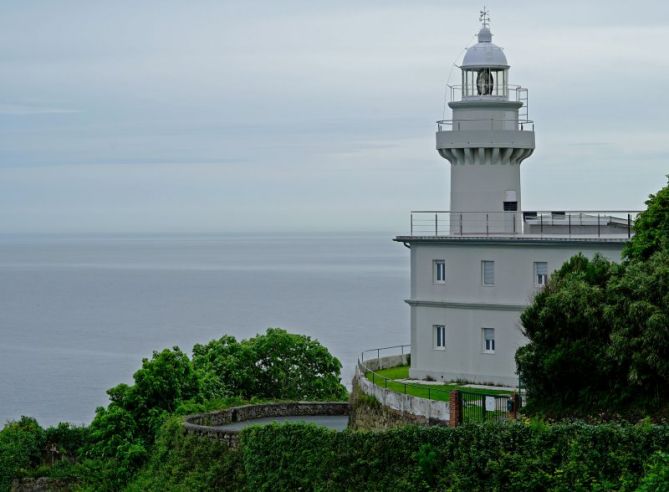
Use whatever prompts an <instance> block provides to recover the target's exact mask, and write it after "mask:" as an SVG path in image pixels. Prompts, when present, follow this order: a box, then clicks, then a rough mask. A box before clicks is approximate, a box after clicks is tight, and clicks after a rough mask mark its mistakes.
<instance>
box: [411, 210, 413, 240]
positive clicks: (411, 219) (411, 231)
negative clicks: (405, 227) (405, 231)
mask: <svg viewBox="0 0 669 492" xmlns="http://www.w3.org/2000/svg"><path fill="white" fill-rule="evenodd" d="M411 235H412V236H413V212H411Z"/></svg>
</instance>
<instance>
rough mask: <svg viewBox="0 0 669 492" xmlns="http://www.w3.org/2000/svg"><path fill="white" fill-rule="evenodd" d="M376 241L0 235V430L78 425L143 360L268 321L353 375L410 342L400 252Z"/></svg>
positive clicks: (251, 330) (254, 329)
mask: <svg viewBox="0 0 669 492" xmlns="http://www.w3.org/2000/svg"><path fill="white" fill-rule="evenodd" d="M391 239H392V234H387V235H322V236H315V235H298V236H285V237H278V236H243V237H242V236H216V237H179V236H176V237H175V236H171V237H141V238H140V237H95V238H93V237H76V238H75V237H12V236H2V237H0V425H1V423H3V422H4V421H6V420H7V419H15V418H18V417H20V416H21V415H31V416H34V417H36V418H37V419H38V420H39V421H40V423H42V424H43V425H51V424H54V423H56V422H58V421H61V420H66V421H71V422H76V423H87V422H89V421H90V419H91V418H92V417H93V415H94V412H95V408H96V407H97V406H99V405H104V404H106V403H107V398H106V394H105V390H107V389H108V388H110V387H112V386H114V385H116V384H118V383H121V382H130V381H131V380H132V374H133V372H134V371H136V370H137V369H138V368H139V366H140V364H141V359H142V357H149V356H150V355H151V352H152V351H153V350H160V349H162V348H165V347H171V346H174V345H178V346H179V347H181V348H182V349H183V350H185V351H187V352H188V353H190V350H191V348H192V346H193V345H194V344H195V343H204V342H207V341H209V340H211V339H213V338H218V337H220V336H221V335H222V334H224V333H228V334H231V335H234V336H236V337H238V338H247V337H250V336H253V335H255V334H256V333H258V332H263V331H264V330H265V329H266V328H267V327H270V326H279V327H282V328H285V329H287V330H289V331H292V332H296V333H303V334H306V335H310V336H312V337H314V338H317V339H318V340H320V341H321V343H323V344H324V345H326V346H327V347H328V348H329V349H330V351H331V352H333V353H334V354H335V355H336V356H337V357H339V359H340V360H341V361H342V363H343V364H344V370H343V379H344V380H345V382H346V383H349V382H350V378H351V376H352V372H353V364H354V363H355V360H356V357H357V354H358V352H359V351H360V350H361V349H363V348H371V347H378V346H385V345H394V344H399V343H407V342H408V339H409V308H408V306H407V305H406V304H405V303H404V302H403V300H404V299H406V298H407V297H408V294H409V261H408V250H407V249H406V248H404V246H402V245H401V244H398V243H394V242H392V241H391Z"/></svg>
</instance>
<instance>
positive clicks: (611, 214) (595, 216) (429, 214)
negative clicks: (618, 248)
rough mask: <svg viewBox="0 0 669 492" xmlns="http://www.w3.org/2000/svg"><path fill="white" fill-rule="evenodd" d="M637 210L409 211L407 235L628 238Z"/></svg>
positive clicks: (631, 232)
mask: <svg viewBox="0 0 669 492" xmlns="http://www.w3.org/2000/svg"><path fill="white" fill-rule="evenodd" d="M638 214H639V211H637V210H561V211H555V210H537V211H523V212H520V211H506V212H456V211H437V210H419V211H412V212H411V236H430V237H443V236H449V237H518V238H520V237H522V238H528V239H531V238H556V239H557V238H578V239H618V240H620V239H623V240H624V239H628V238H630V237H631V236H632V234H633V232H634V231H633V227H634V221H635V220H636V217H637V216H638Z"/></svg>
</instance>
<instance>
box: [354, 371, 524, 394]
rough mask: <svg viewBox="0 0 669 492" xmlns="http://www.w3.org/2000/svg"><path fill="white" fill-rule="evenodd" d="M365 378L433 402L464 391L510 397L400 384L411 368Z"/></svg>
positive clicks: (452, 386)
mask: <svg viewBox="0 0 669 492" xmlns="http://www.w3.org/2000/svg"><path fill="white" fill-rule="evenodd" d="M365 377H366V378H367V379H369V380H370V381H372V382H374V384H376V385H377V386H380V387H382V388H388V389H389V390H391V391H395V392H397V393H406V394H409V395H411V396H417V397H419V398H430V399H432V400H441V401H448V399H449V396H450V393H451V391H453V390H463V391H467V392H469V393H477V394H486V395H508V394H511V392H510V391H504V390H487V389H478V388H468V387H464V386H461V385H458V384H429V385H428V384H420V383H406V384H405V383H399V382H397V381H394V380H396V379H407V378H408V377H409V366H398V367H391V368H389V369H381V370H379V371H376V373H372V371H367V373H366V374H365Z"/></svg>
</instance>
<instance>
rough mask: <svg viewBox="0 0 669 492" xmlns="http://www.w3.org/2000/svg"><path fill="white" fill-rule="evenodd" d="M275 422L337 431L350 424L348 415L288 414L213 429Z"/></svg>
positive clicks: (230, 428) (229, 428)
mask: <svg viewBox="0 0 669 492" xmlns="http://www.w3.org/2000/svg"><path fill="white" fill-rule="evenodd" d="M273 422H276V423H279V424H280V423H284V422H290V423H293V424H299V423H307V424H316V425H322V426H324V427H328V428H330V429H334V430H337V431H342V430H344V429H346V426H347V425H348V415H303V416H296V415H288V416H285V417H263V418H259V419H251V420H244V421H242V422H233V423H232V424H226V425H220V426H218V427H213V429H222V430H242V429H243V428H244V427H248V426H249V425H266V424H271V423H273Z"/></svg>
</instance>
